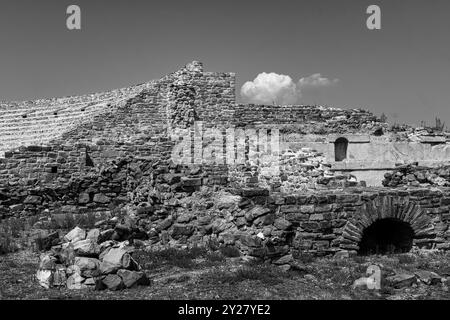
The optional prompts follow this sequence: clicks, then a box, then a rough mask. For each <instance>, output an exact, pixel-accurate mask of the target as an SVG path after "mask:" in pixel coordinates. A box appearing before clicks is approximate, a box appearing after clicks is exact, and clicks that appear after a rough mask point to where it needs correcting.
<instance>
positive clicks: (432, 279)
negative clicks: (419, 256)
mask: <svg viewBox="0 0 450 320" xmlns="http://www.w3.org/2000/svg"><path fill="white" fill-rule="evenodd" d="M415 275H416V276H417V277H418V278H419V280H420V281H421V282H423V283H425V284H427V285H435V284H439V283H441V282H442V277H441V276H440V275H438V274H437V273H435V272H433V271H427V270H418V271H416V272H415Z"/></svg>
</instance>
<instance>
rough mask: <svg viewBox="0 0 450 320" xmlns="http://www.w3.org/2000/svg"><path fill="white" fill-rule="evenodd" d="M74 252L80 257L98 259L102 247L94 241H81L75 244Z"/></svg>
mask: <svg viewBox="0 0 450 320" xmlns="http://www.w3.org/2000/svg"><path fill="white" fill-rule="evenodd" d="M73 250H74V251H75V253H76V254H77V255H79V256H88V257H96V256H98V255H99V254H100V247H99V245H98V244H97V241H95V240H93V239H85V240H80V241H77V242H75V243H74V245H73Z"/></svg>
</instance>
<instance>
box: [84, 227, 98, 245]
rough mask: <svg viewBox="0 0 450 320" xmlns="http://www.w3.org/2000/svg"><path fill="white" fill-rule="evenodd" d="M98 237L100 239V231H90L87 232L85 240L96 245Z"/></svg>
mask: <svg viewBox="0 0 450 320" xmlns="http://www.w3.org/2000/svg"><path fill="white" fill-rule="evenodd" d="M99 237H100V229H91V230H89V231H88V233H87V236H86V239H91V240H93V241H94V242H96V243H97V241H98V238H99Z"/></svg>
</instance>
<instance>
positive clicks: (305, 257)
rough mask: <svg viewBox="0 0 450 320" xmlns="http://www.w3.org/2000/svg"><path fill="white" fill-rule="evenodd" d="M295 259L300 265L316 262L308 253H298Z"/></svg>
mask: <svg viewBox="0 0 450 320" xmlns="http://www.w3.org/2000/svg"><path fill="white" fill-rule="evenodd" d="M296 259H297V260H298V261H300V262H302V263H312V262H314V261H315V260H316V258H315V257H314V256H313V255H312V254H309V253H300V254H298V255H297V256H296Z"/></svg>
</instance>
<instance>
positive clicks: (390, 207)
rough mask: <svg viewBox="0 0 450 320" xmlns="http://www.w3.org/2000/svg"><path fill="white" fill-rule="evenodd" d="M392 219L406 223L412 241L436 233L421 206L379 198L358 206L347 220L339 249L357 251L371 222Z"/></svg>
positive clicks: (398, 198) (406, 200)
mask: <svg viewBox="0 0 450 320" xmlns="http://www.w3.org/2000/svg"><path fill="white" fill-rule="evenodd" d="M386 218H394V219H398V220H400V221H403V222H406V223H408V224H409V225H410V226H411V228H412V229H413V231H414V239H426V238H429V239H432V238H435V237H436V231H435V227H434V224H433V223H432V219H431V217H430V216H429V215H428V214H427V213H426V212H425V211H424V210H423V209H422V208H421V206H420V205H419V204H418V203H416V202H414V201H409V199H408V198H402V197H394V196H379V197H377V198H375V199H374V200H371V201H368V202H366V203H364V204H363V205H362V206H360V207H359V208H358V209H357V210H356V212H354V213H353V214H352V216H351V217H349V218H348V221H347V223H346V225H345V226H344V230H343V232H342V236H341V244H340V248H342V249H352V250H358V249H359V242H360V241H361V239H362V235H363V232H364V230H365V229H366V228H367V227H369V226H370V225H371V224H372V223H373V222H375V221H377V220H380V219H386Z"/></svg>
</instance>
